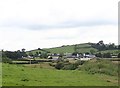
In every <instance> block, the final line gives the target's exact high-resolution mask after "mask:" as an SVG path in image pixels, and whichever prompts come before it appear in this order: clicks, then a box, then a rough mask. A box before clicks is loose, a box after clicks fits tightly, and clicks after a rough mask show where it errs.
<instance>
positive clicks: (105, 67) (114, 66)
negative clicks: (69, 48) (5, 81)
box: [79, 59, 118, 76]
mask: <svg viewBox="0 0 120 88" xmlns="http://www.w3.org/2000/svg"><path fill="white" fill-rule="evenodd" d="M79 69H80V70H84V71H87V72H88V73H91V74H95V73H100V74H106V75H111V76H118V63H115V62H113V61H110V60H107V59H100V60H96V59H93V60H90V61H87V62H85V63H84V65H82V66H81V67H80V68H79Z"/></svg>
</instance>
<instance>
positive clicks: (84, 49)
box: [45, 43, 97, 53]
mask: <svg viewBox="0 0 120 88" xmlns="http://www.w3.org/2000/svg"><path fill="white" fill-rule="evenodd" d="M76 46H77V47H79V49H77V51H78V52H80V53H85V52H90V50H94V51H97V49H95V48H92V47H91V45H89V44H88V43H83V44H77V45H76ZM74 48H75V45H66V46H62V47H55V48H49V49H45V50H47V51H49V52H51V53H66V52H67V53H73V52H74V51H75V50H74Z"/></svg>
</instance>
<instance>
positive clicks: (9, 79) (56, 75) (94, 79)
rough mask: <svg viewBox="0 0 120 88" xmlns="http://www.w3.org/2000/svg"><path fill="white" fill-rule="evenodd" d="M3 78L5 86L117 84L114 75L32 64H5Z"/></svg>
mask: <svg viewBox="0 0 120 88" xmlns="http://www.w3.org/2000/svg"><path fill="white" fill-rule="evenodd" d="M43 67H44V66H43ZM2 78H3V79H2V80H3V81H2V84H3V86H117V77H114V76H112V77H111V76H107V75H100V74H95V75H92V74H88V73H86V72H84V71H78V70H55V69H47V68H46V69H45V68H40V67H39V66H38V67H37V66H36V67H33V66H31V65H30V66H28V65H27V66H24V65H14V64H3V77H2Z"/></svg>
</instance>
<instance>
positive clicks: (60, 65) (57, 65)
mask: <svg viewBox="0 0 120 88" xmlns="http://www.w3.org/2000/svg"><path fill="white" fill-rule="evenodd" d="M63 67H64V63H62V62H58V63H57V64H56V65H55V68H56V69H59V70H60V69H62V68H63Z"/></svg>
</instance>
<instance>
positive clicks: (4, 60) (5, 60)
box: [2, 57, 12, 63]
mask: <svg viewBox="0 0 120 88" xmlns="http://www.w3.org/2000/svg"><path fill="white" fill-rule="evenodd" d="M2 62H3V63H12V60H11V59H9V58H6V57H4V58H2Z"/></svg>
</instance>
